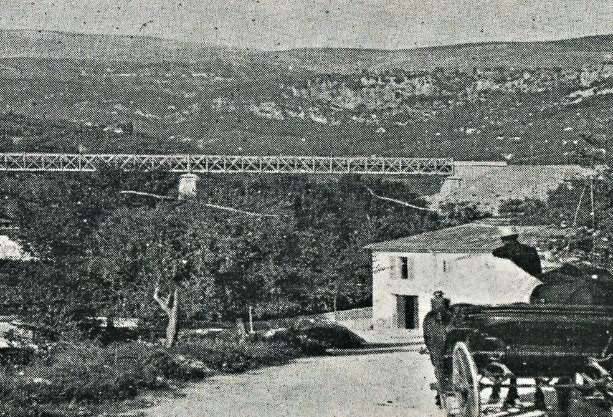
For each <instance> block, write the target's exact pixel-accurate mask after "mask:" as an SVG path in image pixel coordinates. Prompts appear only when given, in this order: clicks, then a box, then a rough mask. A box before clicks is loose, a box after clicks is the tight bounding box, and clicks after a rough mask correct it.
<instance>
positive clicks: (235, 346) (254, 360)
mask: <svg viewBox="0 0 613 417" xmlns="http://www.w3.org/2000/svg"><path fill="white" fill-rule="evenodd" d="M176 351H177V352H178V353H181V354H184V355H188V356H191V357H193V358H196V359H198V360H200V361H202V362H204V363H205V364H206V365H208V366H210V367H211V368H213V369H216V370H219V371H222V372H244V371H246V370H249V369H253V368H258V367H260V366H263V365H278V364H282V363H286V362H287V361H289V360H290V359H292V358H295V357H297V356H300V354H301V351H300V349H298V348H296V347H295V346H292V345H290V344H288V343H285V342H281V341H274V340H273V341H266V340H262V339H260V338H257V337H245V338H242V337H240V336H238V335H236V334H231V333H230V332H227V333H225V334H222V335H219V336H218V337H216V338H213V339H211V338H208V337H198V336H192V337H190V338H188V339H185V340H183V341H182V342H181V343H180V344H179V345H178V346H177V347H176Z"/></svg>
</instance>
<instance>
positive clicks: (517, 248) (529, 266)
mask: <svg viewBox="0 0 613 417" xmlns="http://www.w3.org/2000/svg"><path fill="white" fill-rule="evenodd" d="M518 238H519V234H518V233H517V230H516V229H515V228H506V227H505V228H501V229H500V240H501V241H502V246H501V247H499V248H496V249H494V250H493V251H492V255H494V256H495V257H497V258H504V259H509V260H511V261H512V262H513V263H514V264H515V265H517V266H519V267H520V268H521V269H523V270H524V271H526V272H527V273H529V274H530V275H532V276H535V277H538V276H540V275H541V274H542V273H543V268H542V267H541V259H540V258H539V255H538V252H537V250H536V248H534V247H532V246H528V245H524V244H522V243H520V242H519V240H518Z"/></svg>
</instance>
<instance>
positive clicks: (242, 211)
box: [119, 190, 281, 217]
mask: <svg viewBox="0 0 613 417" xmlns="http://www.w3.org/2000/svg"><path fill="white" fill-rule="evenodd" d="M119 193H120V194H131V195H139V196H142V197H151V198H156V199H158V200H176V198H174V197H170V196H165V195H159V194H153V193H146V192H144V191H134V190H123V191H120V192H119ZM204 205H205V206H207V207H211V208H214V209H217V210H225V211H231V212H233V213H239V214H245V215H247V216H253V217H281V215H280V214H265V213H256V212H254V211H247V210H240V209H236V208H233V207H228V206H220V205H218V204H210V203H205V204H204Z"/></svg>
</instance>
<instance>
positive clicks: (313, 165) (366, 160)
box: [0, 153, 454, 175]
mask: <svg viewBox="0 0 613 417" xmlns="http://www.w3.org/2000/svg"><path fill="white" fill-rule="evenodd" d="M104 165H106V166H112V167H116V168H119V169H123V170H126V171H150V170H164V171H169V172H179V173H183V172H194V173H215V172H218V173H249V172H251V173H270V174H301V173H303V174H348V173H354V174H371V175H407V174H411V175H415V174H418V175H453V171H454V164H453V159H451V158H394V157H320V156H244V155H187V154H184V155H139V154H68V153H66V154H61V153H0V171H22V172H38V171H42V172H45V171H48V172H53V171H58V172H91V171H96V170H97V169H98V168H99V167H101V166H104Z"/></svg>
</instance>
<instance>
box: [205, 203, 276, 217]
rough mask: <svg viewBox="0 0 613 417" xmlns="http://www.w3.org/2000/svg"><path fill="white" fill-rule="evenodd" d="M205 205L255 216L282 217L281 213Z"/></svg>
mask: <svg viewBox="0 0 613 417" xmlns="http://www.w3.org/2000/svg"><path fill="white" fill-rule="evenodd" d="M204 205H205V206H207V207H211V208H214V209H218V210H226V211H231V212H233V213H239V214H245V215H247V216H254V217H281V215H280V214H264V213H256V212H254V211H246V210H240V209H235V208H233V207H227V206H219V205H217V204H210V203H205V204H204Z"/></svg>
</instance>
